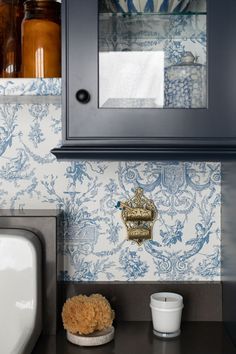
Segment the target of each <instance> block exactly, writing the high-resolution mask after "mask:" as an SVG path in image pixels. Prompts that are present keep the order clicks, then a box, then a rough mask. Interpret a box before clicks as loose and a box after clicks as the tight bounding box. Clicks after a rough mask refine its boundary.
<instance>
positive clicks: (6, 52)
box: [0, 0, 24, 77]
mask: <svg viewBox="0 0 236 354" xmlns="http://www.w3.org/2000/svg"><path fill="white" fill-rule="evenodd" d="M23 2H24V0H0V76H1V77H19V76H20V68H21V22H22V19H23Z"/></svg>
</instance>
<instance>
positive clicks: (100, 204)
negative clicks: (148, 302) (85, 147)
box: [0, 104, 221, 281]
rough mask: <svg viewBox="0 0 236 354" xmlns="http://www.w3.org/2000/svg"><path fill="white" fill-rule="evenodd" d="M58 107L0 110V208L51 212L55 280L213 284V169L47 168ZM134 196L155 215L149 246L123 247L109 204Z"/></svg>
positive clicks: (216, 274)
mask: <svg viewBox="0 0 236 354" xmlns="http://www.w3.org/2000/svg"><path fill="white" fill-rule="evenodd" d="M60 140H61V107H60V104H24V105H22V104H4V105H3V104H2V105H0V156H1V157H0V207H1V208H12V209H19V208H20V209H22V208H55V207H57V208H60V209H63V210H64V212H65V222H64V232H62V233H61V236H60V238H59V241H58V255H59V278H60V279H61V280H65V281H68V280H75V281H104V280H108V281H113V280H117V281H127V280H128V281H149V280H150V281H151V280H177V281H183V280H197V281H198V280H199V281H200V280H207V281H208V280H219V279H220V266H221V251H220V246H221V225H220V209H221V166H220V164H219V163H212V162H201V163H196V162H171V161H170V162H158V161H155V162H123V161H119V162H110V161H109V162H108V161H97V162H94V161H93V162H91V161H71V162H65V161H61V162H60V161H56V160H55V158H54V156H53V155H51V154H50V149H52V148H53V147H55V146H57V145H60ZM138 186H139V187H142V188H143V189H144V192H145V194H146V195H147V197H148V198H152V199H153V200H154V202H155V204H156V206H157V209H158V219H157V222H156V224H155V227H154V235H153V241H148V242H145V243H144V244H143V245H142V246H138V245H137V244H136V243H133V242H130V241H127V240H126V238H127V237H126V230H125V227H124V225H123V223H122V220H121V216H120V211H119V210H117V209H116V208H115V205H116V204H117V201H119V200H125V199H127V198H129V197H131V196H133V192H134V190H135V188H137V187H138Z"/></svg>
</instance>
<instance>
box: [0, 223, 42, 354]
mask: <svg viewBox="0 0 236 354" xmlns="http://www.w3.org/2000/svg"><path fill="white" fill-rule="evenodd" d="M41 277H42V271H41V245H40V242H39V239H38V237H37V236H36V235H35V234H33V233H32V232H30V231H26V230H19V229H0V353H1V354H30V353H31V352H32V349H33V347H34V345H35V343H36V341H37V339H38V337H39V335H40V332H41V329H42V296H41V289H42V287H41Z"/></svg>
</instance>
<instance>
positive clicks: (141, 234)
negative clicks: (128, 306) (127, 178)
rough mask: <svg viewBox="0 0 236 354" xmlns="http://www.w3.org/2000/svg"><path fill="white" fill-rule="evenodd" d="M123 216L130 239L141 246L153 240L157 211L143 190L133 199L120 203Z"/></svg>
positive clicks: (136, 192) (138, 191) (136, 193)
mask: <svg viewBox="0 0 236 354" xmlns="http://www.w3.org/2000/svg"><path fill="white" fill-rule="evenodd" d="M117 206H118V207H119V208H120V209H121V210H122V213H121V216H122V219H123V221H124V224H125V226H126V229H127V233H128V239H129V240H132V241H135V242H137V243H138V244H139V245H140V244H142V242H143V241H145V240H151V239H152V229H153V225H154V222H155V219H156V217H157V209H156V206H155V204H154V203H153V201H152V200H150V199H148V198H147V197H145V196H144V194H143V189H142V188H137V189H136V191H135V195H134V197H133V198H130V199H128V200H127V201H124V202H118V205H117Z"/></svg>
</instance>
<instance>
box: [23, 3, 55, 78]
mask: <svg viewBox="0 0 236 354" xmlns="http://www.w3.org/2000/svg"><path fill="white" fill-rule="evenodd" d="M24 8H25V17H24V19H23V22H22V76H23V77H27V78H29V77H36V78H44V77H48V78H49V77H60V76H61V20H60V18H61V4H60V3H58V2H56V1H54V0H51V1H49V0H27V1H26V2H25V4H24Z"/></svg>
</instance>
